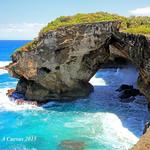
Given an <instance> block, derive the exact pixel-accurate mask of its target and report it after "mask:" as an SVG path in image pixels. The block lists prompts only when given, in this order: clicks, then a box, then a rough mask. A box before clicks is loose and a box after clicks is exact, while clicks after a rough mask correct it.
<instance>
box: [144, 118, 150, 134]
mask: <svg viewBox="0 0 150 150" xmlns="http://www.w3.org/2000/svg"><path fill="white" fill-rule="evenodd" d="M149 127H150V121H148V122H147V123H146V124H145V127H144V130H143V134H145V133H146V131H147V129H148V128H149Z"/></svg>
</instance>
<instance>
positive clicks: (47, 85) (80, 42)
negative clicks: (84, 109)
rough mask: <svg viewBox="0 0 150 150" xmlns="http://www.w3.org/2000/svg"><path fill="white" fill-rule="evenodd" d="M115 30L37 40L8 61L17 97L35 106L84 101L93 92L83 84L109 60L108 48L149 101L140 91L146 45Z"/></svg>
mask: <svg viewBox="0 0 150 150" xmlns="http://www.w3.org/2000/svg"><path fill="white" fill-rule="evenodd" d="M119 25H120V23H119V22H117V21H114V22H100V23H93V24H79V25H73V26H66V27H61V28H58V29H57V30H54V31H50V32H48V33H46V34H44V35H40V36H39V37H38V41H37V43H38V44H37V46H36V47H34V48H33V49H32V50H30V51H26V52H16V53H15V54H14V55H13V57H12V59H13V62H14V65H10V66H9V72H10V73H11V74H12V75H13V76H15V77H18V78H19V79H20V81H19V82H18V85H17V91H21V92H24V93H25V96H26V97H27V98H28V99H30V100H37V101H39V102H43V101H47V100H49V99H53V100H70V99H75V98H78V97H86V96H88V95H89V94H90V93H91V92H92V91H93V87H92V85H90V84H89V82H88V81H89V80H90V78H92V76H93V75H94V74H95V73H96V72H97V71H98V69H100V68H101V66H102V64H104V63H105V62H106V61H107V60H108V59H109V56H110V46H111V47H114V48H115V49H116V50H117V52H119V53H120V54H121V55H122V56H124V57H125V58H127V59H130V60H131V61H132V62H133V63H134V64H135V65H136V66H137V67H138V68H139V70H140V77H139V86H140V89H141V90H142V92H144V94H145V95H146V96H149V95H148V93H147V92H145V90H143V89H144V88H145V86H147V85H148V84H147V82H146V81H149V74H148V73H149V65H148V64H149V58H150V53H149V52H150V41H149V40H148V38H146V37H145V36H142V35H132V34H125V33H121V32H119ZM111 50H112V51H113V49H111ZM114 53H116V52H115V51H114ZM145 79H146V80H145ZM141 83H142V86H141ZM143 83H144V84H143ZM143 85H144V87H143ZM149 89H150V88H149Z"/></svg>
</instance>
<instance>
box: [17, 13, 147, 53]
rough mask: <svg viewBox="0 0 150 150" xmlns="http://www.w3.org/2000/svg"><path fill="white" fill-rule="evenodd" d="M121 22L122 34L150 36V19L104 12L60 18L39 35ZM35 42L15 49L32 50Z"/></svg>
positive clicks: (49, 24)
mask: <svg viewBox="0 0 150 150" xmlns="http://www.w3.org/2000/svg"><path fill="white" fill-rule="evenodd" d="M115 20H120V21H122V24H121V28H120V30H121V31H123V32H128V33H134V34H143V35H148V36H149V35H150V17H134V16H132V17H124V16H119V15H117V14H110V13H106V12H97V13H90V14H76V15H74V16H61V17H59V18H57V19H55V20H54V21H52V22H50V23H48V25H47V26H46V27H44V28H43V29H42V30H41V31H40V33H47V32H49V31H51V30H55V29H57V28H59V27H62V26H67V25H74V24H81V23H93V22H102V21H115ZM36 44H37V42H36V41H33V42H30V43H29V44H27V45H25V46H24V47H21V48H19V49H17V51H28V50H32V49H33V48H34V47H35V46H36Z"/></svg>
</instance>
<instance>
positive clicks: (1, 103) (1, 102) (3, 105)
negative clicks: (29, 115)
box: [0, 88, 42, 111]
mask: <svg viewBox="0 0 150 150" xmlns="http://www.w3.org/2000/svg"><path fill="white" fill-rule="evenodd" d="M7 90H8V88H4V89H0V111H5V110H7V111H21V110H30V109H35V110H39V109H42V108H40V107H38V106H34V105H30V104H24V105H17V104H16V103H14V102H12V101H10V99H9V98H8V97H7V96H6V93H7Z"/></svg>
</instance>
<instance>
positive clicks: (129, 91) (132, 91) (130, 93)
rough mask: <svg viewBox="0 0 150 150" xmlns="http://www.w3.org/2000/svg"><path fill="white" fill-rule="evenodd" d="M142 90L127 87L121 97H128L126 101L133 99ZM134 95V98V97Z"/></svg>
mask: <svg viewBox="0 0 150 150" xmlns="http://www.w3.org/2000/svg"><path fill="white" fill-rule="evenodd" d="M140 94H141V93H140V91H139V90H138V89H125V90H123V91H121V92H120V94H119V98H120V99H128V100H126V101H129V102H130V101H133V100H134V97H135V96H137V95H140ZM132 97H133V98H132Z"/></svg>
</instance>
